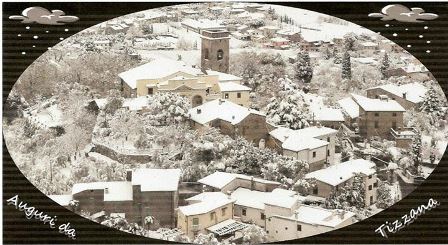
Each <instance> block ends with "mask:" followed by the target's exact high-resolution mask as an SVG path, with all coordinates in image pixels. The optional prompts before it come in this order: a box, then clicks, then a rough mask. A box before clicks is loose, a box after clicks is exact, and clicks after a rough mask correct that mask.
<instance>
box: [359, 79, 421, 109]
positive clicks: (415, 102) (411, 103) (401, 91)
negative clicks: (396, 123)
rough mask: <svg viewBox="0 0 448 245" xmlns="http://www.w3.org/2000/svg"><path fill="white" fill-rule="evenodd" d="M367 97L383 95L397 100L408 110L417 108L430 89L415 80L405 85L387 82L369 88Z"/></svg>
mask: <svg viewBox="0 0 448 245" xmlns="http://www.w3.org/2000/svg"><path fill="white" fill-rule="evenodd" d="M366 91H367V97H368V98H372V99H379V98H380V96H381V95H386V96H387V97H389V98H391V99H393V100H395V101H397V102H398V103H399V104H400V105H401V106H402V107H404V108H405V109H406V110H410V109H412V108H414V109H417V108H418V107H419V106H420V105H421V103H422V102H423V100H424V98H425V94H426V91H428V89H427V88H426V87H425V86H424V85H423V84H421V83H418V82H414V83H408V84H403V85H396V84H386V85H381V86H377V87H373V88H369V89H367V90H366Z"/></svg>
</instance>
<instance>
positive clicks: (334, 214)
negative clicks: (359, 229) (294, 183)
mask: <svg viewBox="0 0 448 245" xmlns="http://www.w3.org/2000/svg"><path fill="white" fill-rule="evenodd" d="M267 211H268V210H267ZM354 216H355V214H354V213H352V212H349V211H345V210H339V209H331V210H330V209H324V208H321V207H317V206H308V205H303V204H300V206H299V208H297V209H295V210H293V212H286V213H283V214H274V215H272V216H270V217H267V219H266V233H267V234H268V239H269V241H284V240H292V239H299V238H303V237H308V236H313V235H317V234H319V233H324V232H329V231H332V230H335V229H339V228H342V227H344V226H348V225H351V224H353V223H354V222H356V220H355V218H354Z"/></svg>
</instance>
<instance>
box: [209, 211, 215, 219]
mask: <svg viewBox="0 0 448 245" xmlns="http://www.w3.org/2000/svg"><path fill="white" fill-rule="evenodd" d="M215 216H216V212H211V213H210V220H214V219H215Z"/></svg>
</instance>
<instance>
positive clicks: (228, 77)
mask: <svg viewBox="0 0 448 245" xmlns="http://www.w3.org/2000/svg"><path fill="white" fill-rule="evenodd" d="M206 72H207V74H208V75H217V76H218V80H219V81H220V82H227V81H233V82H240V81H241V80H243V79H242V78H241V77H238V76H235V75H232V74H228V73H224V72H219V71H214V70H207V71H206Z"/></svg>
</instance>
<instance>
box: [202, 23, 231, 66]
mask: <svg viewBox="0 0 448 245" xmlns="http://www.w3.org/2000/svg"><path fill="white" fill-rule="evenodd" d="M201 40H202V41H201V68H202V69H203V70H208V69H211V70H214V71H219V72H225V73H227V72H228V71H229V40H230V37H229V32H228V31H226V30H203V31H202V32H201Z"/></svg>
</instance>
